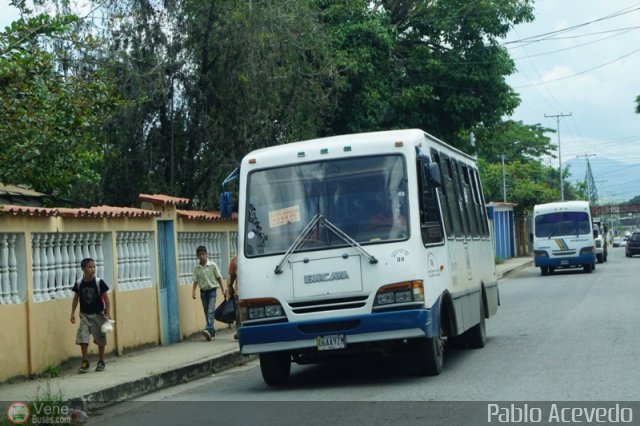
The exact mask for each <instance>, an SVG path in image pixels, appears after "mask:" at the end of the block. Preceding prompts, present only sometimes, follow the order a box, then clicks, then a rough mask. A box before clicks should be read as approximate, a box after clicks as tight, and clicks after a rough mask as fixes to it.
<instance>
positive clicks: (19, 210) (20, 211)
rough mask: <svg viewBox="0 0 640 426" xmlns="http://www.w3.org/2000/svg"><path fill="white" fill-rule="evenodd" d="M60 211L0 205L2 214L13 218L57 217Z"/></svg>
mask: <svg viewBox="0 0 640 426" xmlns="http://www.w3.org/2000/svg"><path fill="white" fill-rule="evenodd" d="M57 213H58V209H51V208H46V207H28V206H14V205H12V204H0V214H8V215H12V216H44V217H47V216H56V215H57Z"/></svg>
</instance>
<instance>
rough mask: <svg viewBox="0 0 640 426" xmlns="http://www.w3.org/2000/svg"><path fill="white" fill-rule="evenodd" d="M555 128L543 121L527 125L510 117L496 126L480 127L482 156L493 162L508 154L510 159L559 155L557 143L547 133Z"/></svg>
mask: <svg viewBox="0 0 640 426" xmlns="http://www.w3.org/2000/svg"><path fill="white" fill-rule="evenodd" d="M549 132H555V130H553V129H549V128H546V127H542V126H541V125H540V124H534V125H527V124H523V123H522V122H521V121H520V122H515V121H513V120H506V121H503V122H501V123H498V124H496V125H495V126H493V127H492V128H487V127H480V128H478V129H477V130H476V132H475V134H476V144H477V150H478V156H480V157H482V158H484V159H485V160H487V161H490V162H497V161H500V159H501V157H502V156H503V155H504V156H505V159H506V160H507V161H521V162H531V161H540V158H541V157H552V158H555V151H556V149H557V147H556V146H555V145H554V144H552V143H551V141H550V139H549V137H548V136H545V133H549Z"/></svg>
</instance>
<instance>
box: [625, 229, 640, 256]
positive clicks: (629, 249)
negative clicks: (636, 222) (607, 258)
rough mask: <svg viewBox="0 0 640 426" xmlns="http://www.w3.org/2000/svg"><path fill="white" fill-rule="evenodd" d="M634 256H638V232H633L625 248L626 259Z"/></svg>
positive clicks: (639, 249) (639, 243)
mask: <svg viewBox="0 0 640 426" xmlns="http://www.w3.org/2000/svg"><path fill="white" fill-rule="evenodd" d="M634 254H640V230H637V231H633V233H632V234H631V236H630V237H629V239H628V240H627V245H626V246H625V255H626V256H627V257H631V256H633V255H634Z"/></svg>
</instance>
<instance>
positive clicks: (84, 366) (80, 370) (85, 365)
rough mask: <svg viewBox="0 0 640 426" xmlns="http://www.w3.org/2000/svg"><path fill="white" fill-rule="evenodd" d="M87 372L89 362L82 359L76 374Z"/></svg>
mask: <svg viewBox="0 0 640 426" xmlns="http://www.w3.org/2000/svg"><path fill="white" fill-rule="evenodd" d="M87 371H89V361H87V360H86V359H83V360H82V364H80V368H78V373H86V372H87Z"/></svg>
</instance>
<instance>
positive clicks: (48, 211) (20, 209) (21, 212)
mask: <svg viewBox="0 0 640 426" xmlns="http://www.w3.org/2000/svg"><path fill="white" fill-rule="evenodd" d="M0 214H9V215H12V216H40V217H56V216H61V217H76V218H92V219H95V218H123V217H129V218H146V217H153V216H160V215H161V214H162V213H160V212H156V211H153V210H144V209H135V208H131V207H110V206H100V207H91V208H89V209H68V208H62V207H60V208H47V207H25V206H14V205H11V204H5V205H0Z"/></svg>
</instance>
